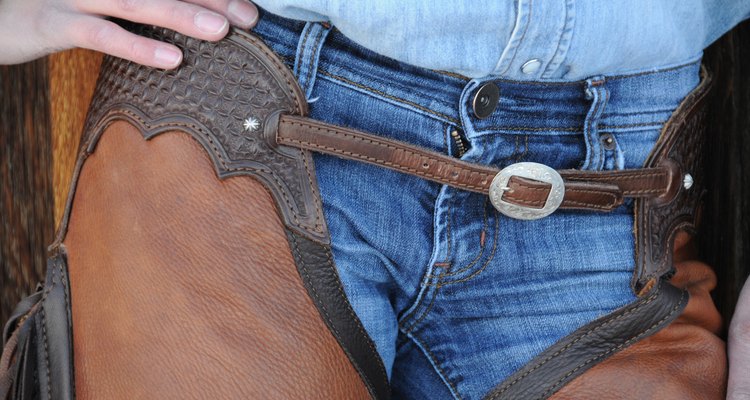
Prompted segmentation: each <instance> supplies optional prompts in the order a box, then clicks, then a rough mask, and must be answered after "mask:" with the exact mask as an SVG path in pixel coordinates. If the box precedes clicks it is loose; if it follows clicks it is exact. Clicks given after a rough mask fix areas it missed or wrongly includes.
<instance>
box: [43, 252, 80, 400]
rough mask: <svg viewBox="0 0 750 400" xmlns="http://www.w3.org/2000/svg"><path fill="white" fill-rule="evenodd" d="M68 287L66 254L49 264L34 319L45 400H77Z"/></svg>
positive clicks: (60, 255) (57, 254)
mask: <svg viewBox="0 0 750 400" xmlns="http://www.w3.org/2000/svg"><path fill="white" fill-rule="evenodd" d="M69 287H70V283H69V282H68V271H67V263H66V259H65V255H64V254H63V253H62V252H59V253H56V254H53V255H52V256H51V257H50V258H49V260H48V261H47V282H46V283H45V285H44V291H43V292H42V300H41V302H42V304H41V308H40V309H39V312H38V313H37V314H36V316H35V320H36V330H37V350H36V352H37V366H38V370H39V372H38V380H39V389H40V390H39V391H40V393H39V394H40V398H41V399H43V400H53V399H54V400H70V399H73V398H75V389H74V386H73V384H74V383H73V347H72V343H73V340H72V339H73V338H72V331H71V328H70V327H71V324H70V301H69V299H70V292H69V289H68V288H69Z"/></svg>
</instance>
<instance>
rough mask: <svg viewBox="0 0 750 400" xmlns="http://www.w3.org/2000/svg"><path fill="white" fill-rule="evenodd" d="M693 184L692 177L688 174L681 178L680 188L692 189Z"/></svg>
mask: <svg viewBox="0 0 750 400" xmlns="http://www.w3.org/2000/svg"><path fill="white" fill-rule="evenodd" d="M693 183H695V181H693V176H692V175H690V174H685V177H684V178H682V186H684V187H685V189H690V188H691V187H693Z"/></svg>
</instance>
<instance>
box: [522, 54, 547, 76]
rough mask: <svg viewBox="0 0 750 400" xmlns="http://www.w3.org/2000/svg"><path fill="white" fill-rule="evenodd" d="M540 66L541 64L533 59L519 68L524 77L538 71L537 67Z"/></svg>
mask: <svg viewBox="0 0 750 400" xmlns="http://www.w3.org/2000/svg"><path fill="white" fill-rule="evenodd" d="M541 66H542V62H541V61H539V60H538V59H536V58H534V59H531V60H529V61H526V62H525V63H524V64H523V65H522V66H521V72H523V73H524V74H526V75H529V74H533V73H534V72H536V71H538V70H539V67H541Z"/></svg>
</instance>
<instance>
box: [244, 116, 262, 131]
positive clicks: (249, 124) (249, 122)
mask: <svg viewBox="0 0 750 400" xmlns="http://www.w3.org/2000/svg"><path fill="white" fill-rule="evenodd" d="M242 126H243V127H244V128H245V130H246V131H249V132H255V131H257V130H258V128H260V121H258V119H257V118H255V117H247V118H246V119H245V121H243V122H242Z"/></svg>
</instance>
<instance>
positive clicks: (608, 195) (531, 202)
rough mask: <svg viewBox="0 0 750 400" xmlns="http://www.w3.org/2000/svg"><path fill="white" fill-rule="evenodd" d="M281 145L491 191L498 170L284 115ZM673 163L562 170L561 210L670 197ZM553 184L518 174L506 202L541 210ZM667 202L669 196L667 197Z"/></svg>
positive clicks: (279, 134) (278, 136)
mask: <svg viewBox="0 0 750 400" xmlns="http://www.w3.org/2000/svg"><path fill="white" fill-rule="evenodd" d="M274 131H275V133H276V136H275V141H276V143H277V144H282V145H287V146H291V147H297V148H301V149H306V150H311V151H316V152H319V153H325V154H332V155H336V156H339V157H343V158H347V159H352V160H359V161H363V162H367V163H370V164H375V165H379V166H382V167H386V168H390V169H394V170H396V171H400V172H404V173H408V174H412V175H417V176H420V177H422V178H424V179H427V180H430V181H433V182H437V183H440V184H443V185H449V186H452V187H455V188H459V189H463V190H469V191H472V192H478V193H483V194H488V193H489V189H490V184H491V182H492V179H493V178H494V177H495V175H497V174H498V172H500V170H498V169H496V168H493V167H490V166H486V165H479V164H471V163H467V162H465V161H461V160H458V159H456V158H453V157H450V156H447V155H444V154H440V153H437V152H434V151H431V150H427V149H424V148H420V147H417V146H414V145H411V144H408V143H404V142H400V141H396V140H392V139H387V138H382V137H379V136H375V135H371V134H367V133H364V132H359V131H356V130H353V129H348V128H344V127H340V126H336V125H331V124H326V123H323V122H319V121H314V120H311V119H309V118H304V117H299V116H293V115H282V116H281V117H280V118H279V125H278V129H275V130H274V129H270V130H267V132H274ZM675 169H676V167H675V166H673V165H667V166H660V167H656V168H643V169H629V170H621V171H580V170H573V169H569V170H560V171H558V173H559V174H560V176H561V177H562V178H563V181H564V184H565V193H564V197H563V201H562V204H561V205H560V208H562V209H579V210H594V211H610V210H613V209H615V208H617V207H618V206H620V205H621V204H622V202H623V199H624V198H626V197H634V198H644V197H648V198H655V197H659V196H668V195H669V194H670V193H674V191H670V188H672V187H673V186H674V185H675V184H678V181H679V180H680V179H681V174H680V173H679V171H676V170H675ZM551 189H552V185H551V184H549V183H546V182H541V181H536V180H532V179H528V178H523V177H518V176H514V177H512V178H511V179H510V180H509V181H508V185H507V188H506V190H505V193H504V194H503V197H502V199H503V201H505V202H508V203H512V204H515V205H518V206H522V207H528V208H542V207H543V206H544V204H545V202H546V201H547V198H548V197H549V194H550V191H551ZM665 200H668V199H665Z"/></svg>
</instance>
